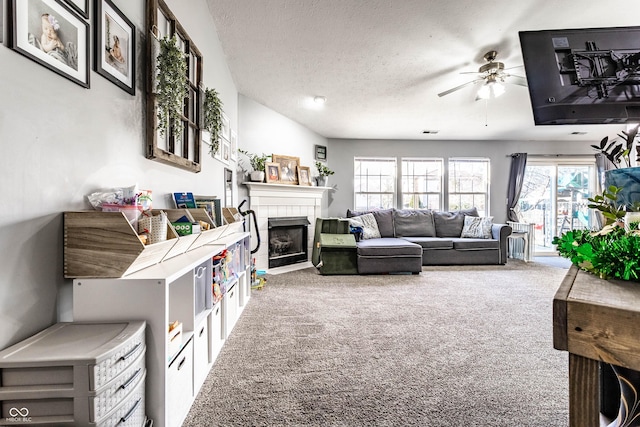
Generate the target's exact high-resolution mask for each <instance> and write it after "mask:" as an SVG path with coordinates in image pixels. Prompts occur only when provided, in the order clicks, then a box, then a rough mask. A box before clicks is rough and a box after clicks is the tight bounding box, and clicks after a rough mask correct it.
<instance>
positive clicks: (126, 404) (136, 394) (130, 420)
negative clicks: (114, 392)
mask: <svg viewBox="0 0 640 427" xmlns="http://www.w3.org/2000/svg"><path fill="white" fill-rule="evenodd" d="M146 376H147V372H146V371H143V373H142V378H140V380H139V381H138V383H137V385H136V386H135V388H134V389H133V390H132V391H131V393H130V394H129V396H127V398H126V399H124V400H123V401H122V403H120V405H118V406H117V407H116V408H114V409H113V411H111V412H109V413H108V414H106V415H105V417H104V419H102V420H98V422H96V423H95V424H89V425H96V426H98V427H115V426H118V427H134V426H135V427H140V426H142V425H143V424H144V420H145V417H146V414H145V395H144V387H145V377H146Z"/></svg>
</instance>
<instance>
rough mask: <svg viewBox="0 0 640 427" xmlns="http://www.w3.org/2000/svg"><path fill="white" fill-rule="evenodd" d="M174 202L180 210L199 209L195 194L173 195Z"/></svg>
mask: <svg viewBox="0 0 640 427" xmlns="http://www.w3.org/2000/svg"><path fill="white" fill-rule="evenodd" d="M173 200H174V201H175V202H176V208H178V209H180V208H187V209H195V208H197V207H198V206H197V205H196V199H195V197H193V193H173Z"/></svg>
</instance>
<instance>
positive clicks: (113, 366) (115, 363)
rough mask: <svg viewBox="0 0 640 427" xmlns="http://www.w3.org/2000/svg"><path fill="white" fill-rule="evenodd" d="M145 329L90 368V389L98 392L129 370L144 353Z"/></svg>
mask: <svg viewBox="0 0 640 427" xmlns="http://www.w3.org/2000/svg"><path fill="white" fill-rule="evenodd" d="M144 339H145V336H144V329H142V330H141V331H140V332H139V333H137V334H136V335H135V336H133V337H131V339H130V340H129V341H128V342H127V343H126V345H124V346H122V348H120V349H118V351H117V352H116V353H114V354H113V355H111V357H109V358H108V359H105V360H103V361H102V362H100V363H98V364H96V365H91V366H89V387H90V389H91V390H97V389H99V388H100V387H102V386H103V385H105V384H107V383H108V382H109V381H111V380H112V379H114V378H115V377H116V376H118V375H119V374H120V373H121V372H122V371H124V370H125V369H127V368H128V367H129V366H130V365H131V364H132V363H133V362H134V361H135V360H136V358H137V356H138V355H140V353H144V347H145V346H144V342H145V341H144Z"/></svg>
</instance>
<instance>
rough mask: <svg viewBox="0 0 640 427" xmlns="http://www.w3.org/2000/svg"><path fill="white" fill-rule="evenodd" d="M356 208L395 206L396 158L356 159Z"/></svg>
mask: <svg viewBox="0 0 640 427" xmlns="http://www.w3.org/2000/svg"><path fill="white" fill-rule="evenodd" d="M353 191H354V199H355V201H354V209H355V210H371V209H387V208H393V207H395V194H396V159H394V158H382V157H376V158H364V157H356V158H355V159H354V183H353Z"/></svg>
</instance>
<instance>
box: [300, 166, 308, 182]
mask: <svg viewBox="0 0 640 427" xmlns="http://www.w3.org/2000/svg"><path fill="white" fill-rule="evenodd" d="M298 185H311V172H310V169H309V166H298Z"/></svg>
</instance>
